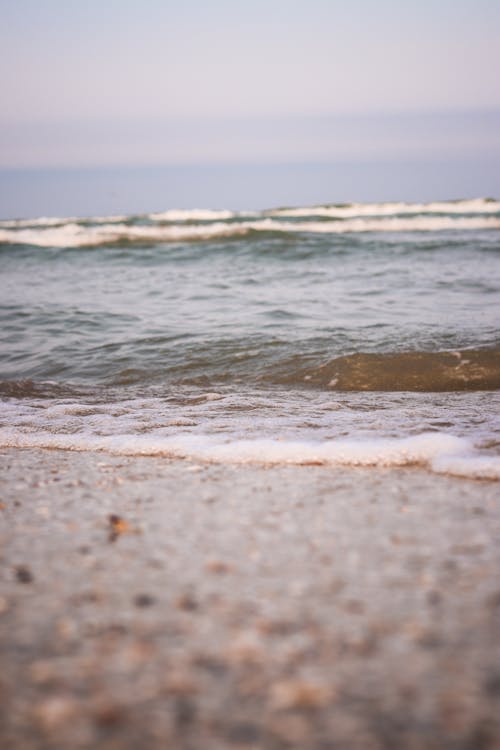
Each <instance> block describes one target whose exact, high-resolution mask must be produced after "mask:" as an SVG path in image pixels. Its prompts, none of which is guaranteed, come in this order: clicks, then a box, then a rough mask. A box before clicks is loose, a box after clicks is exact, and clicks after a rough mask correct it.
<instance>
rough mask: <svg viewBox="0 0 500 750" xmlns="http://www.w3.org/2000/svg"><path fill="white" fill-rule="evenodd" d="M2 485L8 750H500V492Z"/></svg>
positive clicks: (42, 458) (10, 456) (422, 477)
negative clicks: (499, 542)
mask: <svg viewBox="0 0 500 750" xmlns="http://www.w3.org/2000/svg"><path fill="white" fill-rule="evenodd" d="M0 467H1V468H0V490H1V497H0V499H1V504H0V544H1V547H0V561H1V568H0V663H1V671H0V747H1V748H5V750H34V749H35V748H36V749H38V748H61V750H62V749H64V750H74V749H75V748H99V749H100V748H103V749H106V750H121V749H122V748H124V749H126V750H128V749H130V750H137V749H138V748H141V750H142V748H145V749H149V748H152V749H156V748H163V749H167V750H168V749H169V748H172V749H174V750H184V749H186V750H225V749H226V748H238V749H241V750H247V749H248V750H282V749H284V748H300V749H301V750H309V749H311V750H313V749H314V750H316V748H317V749H318V750H320V749H321V750H328V749H330V748H331V750H334V749H335V750H337V749H340V750H344V749H346V750H372V749H373V750H379V749H382V748H389V749H392V748H394V749H395V750H400V749H401V750H402V749H403V748H404V749H405V750H407V749H410V750H412V749H415V750H419V749H420V748H432V749H433V750H434V749H435V750H442V749H447V748H450V750H451V749H453V750H476V748H478V749H480V750H483V749H489V748H492V749H494V748H499V747H500V658H499V657H500V576H499V571H500V546H499V545H498V541H499V539H500V500H499V494H500V493H499V490H500V488H499V485H498V483H492V482H479V481H471V480H460V479H455V478H450V477H446V476H436V475H433V474H429V473H426V472H424V471H423V470H420V469H396V470H394V469H346V468H336V469H332V468H328V467H320V466H306V467H292V466H290V467H286V466H285V467H275V468H262V467H258V466H222V465H197V464H193V463H191V462H189V461H169V460H167V459H161V458H146V457H144V458H140V457H139V458H123V457H113V456H107V455H104V454H92V453H80V454H79V453H64V452H59V451H37V450H24V451H21V450H18V451H16V450H8V451H5V450H4V451H2V452H1V453H0Z"/></svg>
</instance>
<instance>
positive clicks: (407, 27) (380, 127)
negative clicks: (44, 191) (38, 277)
mask: <svg viewBox="0 0 500 750" xmlns="http://www.w3.org/2000/svg"><path fill="white" fill-rule="evenodd" d="M0 13H1V18H2V24H1V25H0V90H1V92H2V107H1V111H0V168H19V167H24V168H30V167H65V166H75V167H76V166H86V165H88V166H106V165H140V164H144V165H153V164H195V163H196V164H203V163H207V164H215V163H221V164H231V163H251V162H252V161H255V160H260V161H262V162H264V163H271V162H273V161H275V162H284V161H290V160H292V161H293V160H296V161H310V160H321V159H328V160H335V159H344V160H346V159H347V160H349V159H358V160H359V159H374V158H393V159H398V158H402V157H403V156H404V157H405V158H415V159H418V158H423V157H425V158H435V157H436V156H437V155H441V156H443V154H444V156H446V157H447V158H450V159H452V158H455V157H456V155H457V154H458V153H461V154H469V156H470V157H471V158H472V157H473V156H474V155H475V154H476V153H477V154H478V155H479V156H480V157H481V158H486V159H488V158H489V157H490V156H491V155H492V154H494V155H496V157H497V156H498V155H499V154H500V135H499V128H498V113H499V112H500V86H499V85H498V74H499V69H500V66H499V62H500V59H499V58H500V3H498V0H453V1H452V0H420V2H419V3H416V2H411V3H410V2H402V0H376V1H375V0H350V2H349V3H346V2H344V1H343V2H340V1H338V0H308V2H305V0H301V1H300V2H299V1H298V0H286V2H285V1H284V0H266V1H265V2H264V0H252V2H245V3H243V2H237V1H236V0H211V1H210V2H206V0H205V2H202V1H201V0H183V2H182V3H180V2H173V1H172V0H141V2H139V1H138V0H86V2H84V3H82V2H81V0H44V2H40V0H0Z"/></svg>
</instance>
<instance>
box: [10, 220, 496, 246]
mask: <svg viewBox="0 0 500 750" xmlns="http://www.w3.org/2000/svg"><path fill="white" fill-rule="evenodd" d="M474 229H476V230H477V229H479V230H481V229H486V230H490V229H496V230H498V229H500V218H496V217H491V216H489V217H486V216H483V217H441V216H439V217H438V216H434V217H431V216H429V217H422V216H416V217H410V218H401V219H399V218H388V219H346V220H343V221H304V222H296V221H279V220H276V219H272V218H266V219H260V220H253V221H242V222H231V223H226V222H222V221H221V222H212V223H208V224H184V225H183V224H178V225H175V224H173V225H169V226H162V225H157V226H152V225H143V224H124V223H114V224H113V223H109V224H101V225H98V226H85V225H82V224H79V223H76V222H70V223H67V224H63V225H58V226H51V227H44V228H40V229H30V228H21V229H12V228H10V229H9V228H2V229H0V243H4V244H22V245H34V246H38V247H54V248H65V247H67V248H75V247H93V246H94V247H95V246H99V245H110V244H115V243H119V242H129V243H143V242H148V243H149V242H154V243H158V242H191V241H199V240H209V239H216V238H223V237H226V238H229V237H238V236H244V235H247V234H249V233H250V232H257V233H278V234H283V233H286V234H307V233H311V234H321V235H325V234H326V235H327V234H333V235H342V234H351V233H362V232H400V233H408V232H409V233H411V232H440V231H468V230H474Z"/></svg>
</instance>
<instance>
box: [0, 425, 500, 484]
mask: <svg viewBox="0 0 500 750" xmlns="http://www.w3.org/2000/svg"><path fill="white" fill-rule="evenodd" d="M0 447H2V448H11V447H15V448H49V449H60V450H71V451H100V452H105V453H111V454H115V455H125V456H164V457H167V458H180V459H192V460H196V461H203V462H209V463H223V464H262V465H272V466H276V465H295V466H310V465H317V466H352V467H379V468H382V467H401V466H424V467H427V468H428V469H430V470H431V471H433V472H435V473H438V474H450V475H455V476H460V477H466V478H471V479H490V480H499V479H500V457H498V456H489V455H482V454H479V453H477V452H476V451H475V449H474V448H473V446H472V444H471V443H470V441H468V440H466V439H464V438H459V437H455V436H453V435H447V434H445V433H424V434H422V435H417V436H412V437H407V438H386V439H381V438H372V439H364V440H362V439H359V440H355V439H352V440H329V441H322V442H312V441H298V440H275V439H274V440H273V439H254V440H237V439H232V440H227V439H226V440H224V439H221V438H214V437H213V436H208V435H196V436H191V435H178V436H174V437H164V436H161V435H91V434H88V433H77V434H53V433H49V432H39V433H23V432H20V431H17V430H12V429H8V428H3V429H0Z"/></svg>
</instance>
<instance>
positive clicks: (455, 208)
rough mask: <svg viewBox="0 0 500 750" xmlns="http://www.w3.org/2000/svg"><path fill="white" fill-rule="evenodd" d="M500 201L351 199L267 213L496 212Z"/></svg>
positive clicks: (338, 215) (348, 215) (342, 216)
mask: <svg viewBox="0 0 500 750" xmlns="http://www.w3.org/2000/svg"><path fill="white" fill-rule="evenodd" d="M499 212H500V201H493V200H487V199H485V198H474V199H473V200H464V201H435V202H433V203H403V202H394V203H350V204H348V205H345V206H309V207H307V206H305V207H296V208H278V209H273V210H271V211H267V212H266V213H267V214H268V215H269V216H288V217H306V216H324V217H332V218H339V219H345V218H353V217H356V216H396V215H402V214H403V215H408V214H435V213H439V214H496V213H499Z"/></svg>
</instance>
